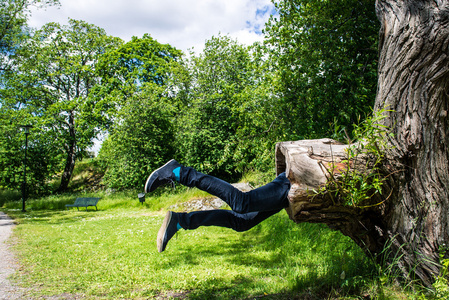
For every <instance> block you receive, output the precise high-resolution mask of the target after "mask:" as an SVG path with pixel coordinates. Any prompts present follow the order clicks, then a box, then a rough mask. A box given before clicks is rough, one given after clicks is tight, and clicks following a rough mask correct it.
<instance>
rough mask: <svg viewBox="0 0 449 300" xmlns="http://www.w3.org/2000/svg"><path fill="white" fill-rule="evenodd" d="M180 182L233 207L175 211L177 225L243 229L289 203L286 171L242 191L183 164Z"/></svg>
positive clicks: (188, 227) (288, 185)
mask: <svg viewBox="0 0 449 300" xmlns="http://www.w3.org/2000/svg"><path fill="white" fill-rule="evenodd" d="M179 182H180V183H181V184H183V185H185V186H188V187H197V188H199V189H200V190H203V191H206V192H208V193H209V194H212V195H214V196H217V197H219V198H220V199H222V200H223V201H224V202H226V203H227V204H228V205H229V206H230V207H231V209H232V211H231V210H222V209H218V210H208V211H195V212H190V213H178V217H179V225H181V227H182V228H184V229H196V228H198V227H200V226H221V227H227V228H232V229H234V230H236V231H246V230H249V229H250V228H252V227H254V226H256V225H257V224H259V223H260V222H262V221H263V220H265V219H267V218H268V217H270V216H272V215H274V214H276V213H278V212H279V211H281V210H282V209H284V208H286V207H287V206H288V199H287V195H288V191H289V190H290V181H289V180H288V179H287V177H286V176H285V173H282V174H280V175H279V176H278V177H276V178H275V179H274V180H273V181H272V182H270V183H268V184H266V185H264V186H261V187H259V188H257V189H254V190H252V191H249V192H242V191H240V190H239V189H237V188H235V187H234V186H232V185H231V184H229V183H227V182H225V181H223V180H221V179H218V178H216V177H213V176H210V175H206V174H203V173H201V172H198V171H196V170H195V169H193V168H190V167H184V166H183V167H181V173H180V179H179Z"/></svg>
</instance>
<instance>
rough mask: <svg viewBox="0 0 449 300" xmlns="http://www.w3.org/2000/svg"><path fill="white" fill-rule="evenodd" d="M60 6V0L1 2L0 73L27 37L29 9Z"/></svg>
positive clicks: (8, 0) (3, 0)
mask: <svg viewBox="0 0 449 300" xmlns="http://www.w3.org/2000/svg"><path fill="white" fill-rule="evenodd" d="M58 4H59V0H0V20H1V21H0V71H2V70H4V69H5V68H6V66H7V59H6V58H7V57H8V56H9V55H10V54H11V53H13V52H14V49H16V47H17V46H18V44H19V43H20V41H21V40H22V39H23V38H24V37H25V36H26V35H27V31H28V29H27V26H26V21H27V17H28V15H29V13H30V11H29V8H30V7H31V6H37V7H41V8H43V7H46V6H49V5H58Z"/></svg>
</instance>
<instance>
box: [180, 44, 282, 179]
mask: <svg viewBox="0 0 449 300" xmlns="http://www.w3.org/2000/svg"><path fill="white" fill-rule="evenodd" d="M262 53H263V52H261V49H260V47H258V46H254V47H247V46H243V45H240V44H238V43H237V42H236V41H234V40H232V39H230V38H229V37H227V36H218V37H212V38H211V39H210V40H208V41H206V44H205V49H204V51H203V53H200V54H199V55H195V54H194V53H191V57H190V59H189V60H186V61H184V65H183V67H184V72H178V73H177V75H178V76H179V77H178V78H177V80H178V81H177V95H178V103H179V105H180V108H179V114H178V116H177V119H178V127H177V149H178V153H179V154H180V156H182V160H183V162H184V163H186V164H188V165H190V166H193V167H195V168H197V169H198V170H201V171H203V172H209V173H212V174H215V175H219V176H222V177H223V176H224V177H229V176H232V175H235V174H236V172H238V171H243V170H245V169H249V168H251V167H254V166H256V165H264V166H266V165H267V160H269V158H268V157H269V156H270V155H269V154H268V153H269V152H271V147H270V146H267V145H273V141H272V140H270V138H269V137H268V134H267V133H268V132H269V131H270V128H271V127H272V126H273V124H274V123H275V119H274V114H273V111H271V110H270V106H272V102H271V100H273V99H274V98H275V97H274V96H273V93H272V92H271V91H270V86H269V74H270V72H269V69H268V68H267V65H266V64H265V63H264V60H263V59H262V55H263V54H262ZM179 74H184V75H185V76H180V75H179Z"/></svg>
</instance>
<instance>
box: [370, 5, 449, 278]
mask: <svg viewBox="0 0 449 300" xmlns="http://www.w3.org/2000/svg"><path fill="white" fill-rule="evenodd" d="M376 10H377V14H378V17H379V20H380V22H381V32H380V53H379V54H380V57H379V81H378V93H377V98H376V104H375V109H381V108H383V107H387V108H388V109H390V110H392V111H391V112H390V113H389V117H388V118H386V119H385V120H384V121H385V125H387V126H389V127H390V128H391V129H392V131H393V133H394V139H393V140H392V141H391V143H392V144H393V145H394V146H395V147H396V149H395V150H396V151H394V152H393V153H391V157H390V159H391V160H394V161H396V162H398V163H399V164H400V165H399V167H398V168H400V169H401V170H403V171H402V172H397V173H395V174H393V178H394V181H395V182H396V186H395V190H394V195H393V197H392V199H391V205H390V207H389V210H388V215H386V216H385V223H386V227H385V228H384V234H386V235H388V236H391V237H393V236H395V237H396V239H395V240H396V243H395V248H397V249H398V251H400V253H401V254H403V259H402V260H401V264H402V266H403V267H404V269H406V270H412V269H414V267H416V270H415V272H414V274H415V275H416V276H417V277H418V278H420V279H422V280H423V281H424V282H426V283H428V282H430V281H431V280H432V275H435V274H438V271H439V264H438V254H439V248H440V247H441V248H445V249H442V250H447V246H446V244H447V243H448V241H449V193H448V188H449V152H448V135H447V130H448V123H447V110H448V100H449V1H441V0H434V1H417V0H415V1H392V0H388V1H377V3H376ZM445 243H446V244H445ZM401 245H402V247H400V246H401Z"/></svg>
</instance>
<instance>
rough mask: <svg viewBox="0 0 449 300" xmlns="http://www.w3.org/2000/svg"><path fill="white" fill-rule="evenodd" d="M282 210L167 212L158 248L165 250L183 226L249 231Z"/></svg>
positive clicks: (185, 227) (159, 235)
mask: <svg viewBox="0 0 449 300" xmlns="http://www.w3.org/2000/svg"><path fill="white" fill-rule="evenodd" d="M279 211H280V210H273V211H263V212H250V213H246V214H239V213H236V212H234V211H231V210H223V209H218V210H205V211H194V212H190V213H175V212H171V211H169V212H167V215H166V216H165V219H164V221H163V223H162V226H161V229H160V230H159V233H158V236H157V249H158V251H159V252H162V251H164V250H165V248H166V246H167V243H168V241H170V239H171V238H172V237H173V235H175V233H176V232H177V231H178V230H179V229H181V228H183V229H187V230H191V229H197V228H198V227H200V226H220V227H226V228H231V229H234V230H235V231H238V232H242V231H247V230H249V229H251V228H253V227H254V226H256V225H257V224H259V223H260V222H262V221H264V220H265V219H267V218H268V217H270V216H272V215H274V214H276V213H278V212H279Z"/></svg>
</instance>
